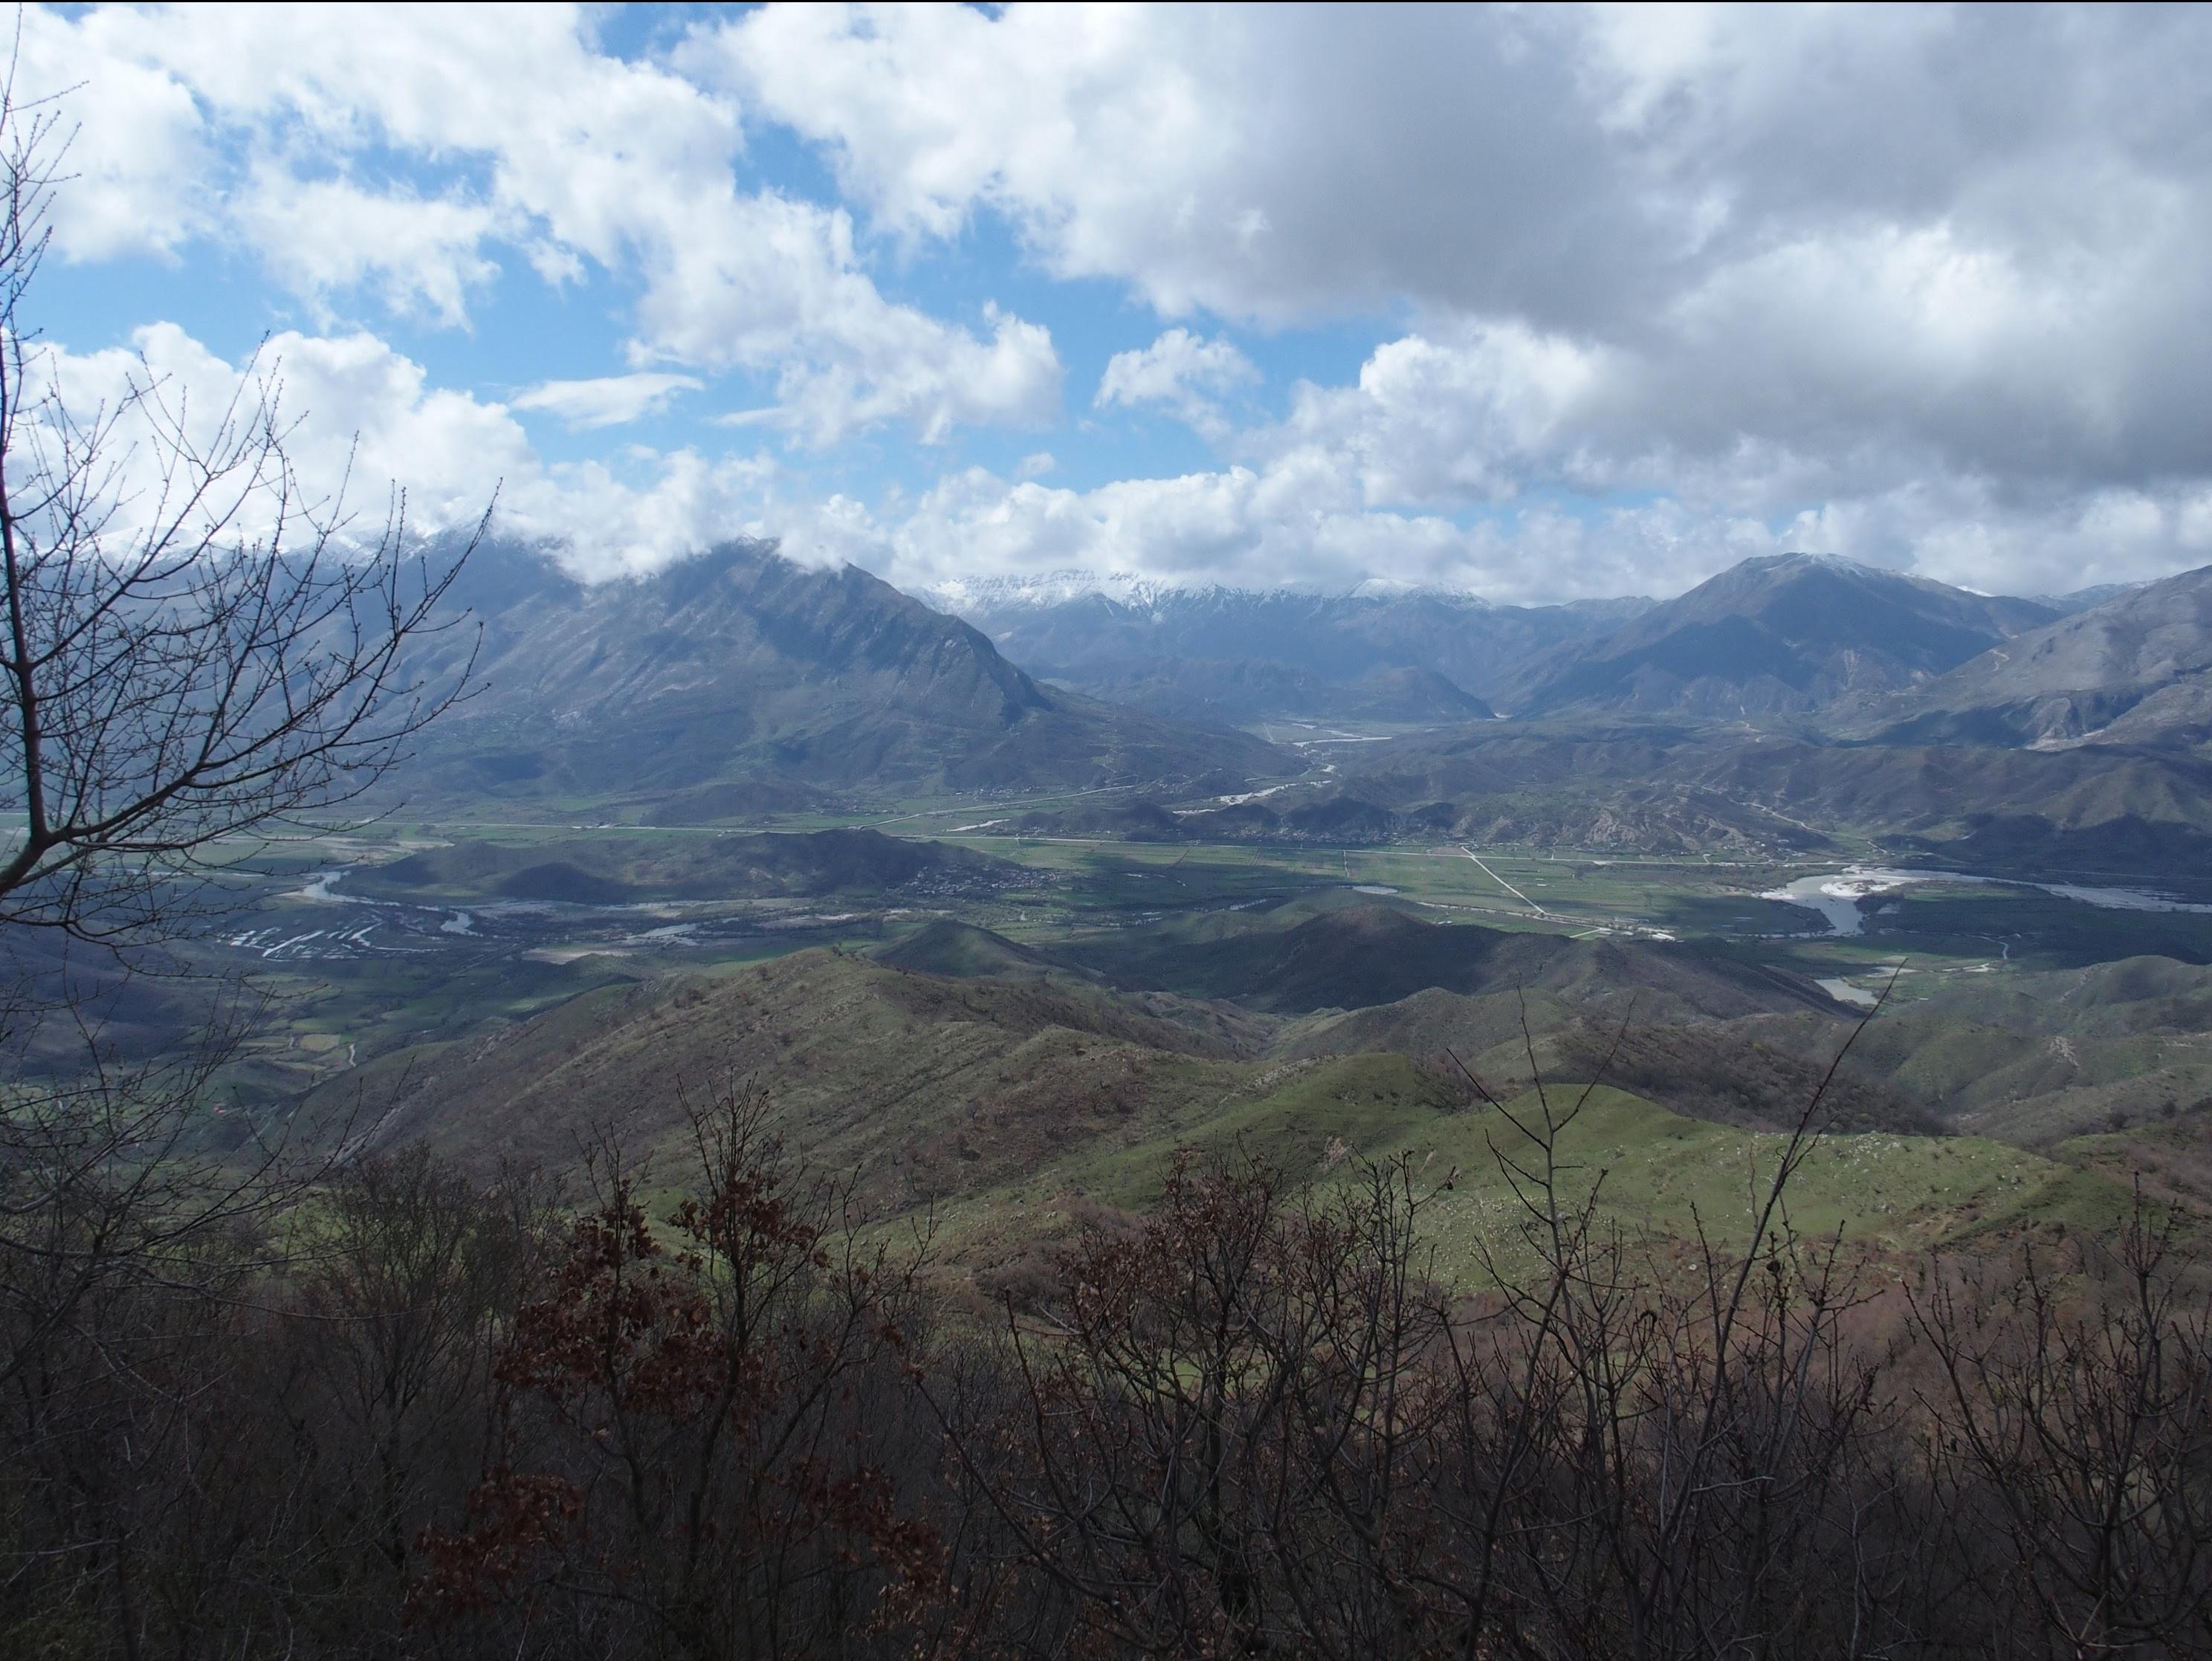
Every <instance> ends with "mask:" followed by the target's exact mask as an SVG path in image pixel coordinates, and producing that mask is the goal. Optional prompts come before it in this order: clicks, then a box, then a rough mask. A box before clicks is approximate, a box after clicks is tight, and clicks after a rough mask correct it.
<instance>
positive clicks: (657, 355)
mask: <svg viewBox="0 0 2212 1661" xmlns="http://www.w3.org/2000/svg"><path fill="white" fill-rule="evenodd" d="M617 36H620V38H617ZM24 53H25V64H24V72H23V79H24V82H25V83H26V84H27V85H28V86H29V87H31V88H33V90H34V91H36V90H44V91H59V90H61V89H62V88H74V90H72V91H70V93H69V94H68V106H67V107H68V112H69V115H70V118H72V119H73V120H75V121H76V122H77V123H79V124H81V130H80V132H79V134H78V136H77V139H76V147H75V149H74V150H73V151H72V155H71V171H72V172H74V173H76V175H77V177H76V180H75V181H74V182H73V183H72V184H71V185H70V186H69V187H68V189H67V191H66V192H65V194H64V197H63V200H62V203H61V204H60V217H59V219H58V226H57V230H58V256H59V258H60V259H61V260H62V261H64V262H67V264H65V265H63V266H59V267H58V268H57V269H56V270H55V271H54V272H53V273H52V274H50V276H49V277H48V279H47V281H48V283H49V285H50V287H51V285H52V284H54V283H55V282H67V281H68V280H69V279H68V276H67V275H66V272H67V270H68V269H69V267H70V266H84V267H96V266H101V265H111V266H114V267H115V268H117V269H118V270H123V271H125V272H127V273H131V274H132V280H131V282H127V283H114V284H109V285H106V287H104V288H102V290H101V293H102V294H103V295H104V296H106V298H105V300H103V301H102V302H101V303H102V304H103V305H104V306H105V308H106V309H105V310H103V311H99V312H94V311H93V310H91V309H89V303H87V308H86V309H83V310H78V311H70V312H68V314H66V315H64V317H62V318H59V319H58V322H57V324H56V326H55V327H54V328H53V330H52V331H51V332H52V336H53V338H54V340H55V341H56V343H57V346H58V349H59V350H60V351H62V352H63V353H64V354H65V357H64V366H65V368H64V372H65V373H71V374H76V375H79V376H81V377H88V378H90V379H99V378H100V376H102V375H107V376H110V377H112V375H113V374H114V373H119V371H118V368H117V364H118V361H119V360H120V357H121V355H124V354H125V353H127V351H128V350H129V349H131V348H132V346H133V344H134V343H135V345H136V347H137V349H143V350H144V351H145V352H146V353H147V355H148V357H149V360H152V361H158V363H159V364H160V366H161V367H162V369H163V370H164V372H165V373H170V374H173V375H174V376H177V377H179V378H180V384H183V382H184V381H185V380H189V379H191V378H194V377H197V378H201V379H204V381H205V382H206V384H207V385H209V386H210V387H211V388H212V387H216V386H219V385H221V384H222V380H223V378H224V377H225V376H226V375H228V376H230V377H232V378H235V377H236V376H237V375H238V374H239V373H240V372H241V368H242V366H243V360H244V350H243V349H242V346H244V345H248V344H250V340H249V341H246V342H240V341H239V340H233V341H231V342H228V343H223V344H221V345H218V344H216V343H212V342H208V341H204V340H202V339H200V338H197V337H196V336H195V335H194V334H193V333H192V332H191V330H186V329H185V328H184V327H183V326H181V325H180V324H179V323H178V322H177V320H176V319H177V318H178V316H179V315H180V313H181V311H182V309H183V308H182V307H181V306H179V307H177V308H171V307H170V306H167V303H166V302H167V300H169V299H170V298H171V291H174V293H176V294H178V295H179V296H189V295H191V294H192V293H193V292H194V291H195V289H196V288H197V287H198V286H203V285H206V284H210V283H217V282H225V281H228V282H231V283H232V285H233V287H234V288H238V289H240V291H241V292H240V293H239V294H238V295H237V296H236V299H235V300H234V309H237V310H240V311H243V312H251V318H250V321H251V322H252V324H254V325H255V326H254V327H253V328H252V329H251V330H245V331H241V332H242V333H244V334H246V335H248V336H250V335H251V334H256V333H258V332H260V331H261V330H264V329H265V330H271V331H274V332H276V335H277V336H278V338H277V339H276V340H275V341H272V343H270V348H269V349H268V350H269V352H270V353H272V354H275V355H279V356H281V357H282V358H283V361H284V363H285V366H286V371H285V375H286V383H287V393H288V403H291V404H292V405H293V407H295V409H307V410H309V411H310V412H311V424H312V427H313V440H312V446H313V448H314V449H315V450H316V451H317V452H318V453H320V452H322V451H323V450H325V449H327V450H328V451H329V452H330V453H331V454H342V453H343V450H344V447H345V442H346V439H347V438H348V437H349V433H350V432H351V430H352V429H353V428H356V427H357V428H358V429H359V430H360V431H361V433H362V443H363V447H362V458H361V460H362V467H363V468H364V469H365V470H369V471H370V472H371V474H372V476H381V475H382V474H384V473H386V472H389V473H390V474H391V475H392V476H395V477H397V478H398V479H400V480H401V481H403V482H405V483H407V484H408V485H409V487H410V492H411V494H412V499H413V500H414V501H415V502H416V505H417V507H418V511H420V512H422V513H423V514H424V515H425V516H426V517H427V518H432V519H435V518H439V517H441V516H446V517H452V516H457V515H459V514H461V513H463V512H465V511H466V504H468V503H470V502H471V501H476V502H478V503H480V501H481V499H482V497H483V495H484V494H487V492H488V489H489V484H490V482H491V481H492V480H493V479H495V478H503V479H505V480H506V481H507V483H506V486H505V489H504V492H503V496H502V502H503V512H505V513H506V514H507V516H508V518H510V519H511V521H512V523H513V525H514V527H515V528H517V529H518V530H523V531H526V532H528V533H531V534H537V535H544V536H555V537H561V538H564V539H566V540H568V542H569V543H571V544H572V545H573V547H574V549H575V551H576V555H577V557H578V559H579V561H580V562H581V563H583V564H584V565H585V566H586V567H588V568H590V569H592V570H594V571H611V570H615V569H621V568H630V567H635V566H638V565H641V564H649V563H652V562H653V561H659V560H661V559H665V558H666V557H669V556H671V555H673V554H674V553H677V552H679V551H681V550H682V549H684V548H686V547H689V546H695V545H697V544H698V543H702V542H705V541H708V540H712V539H714V538H715V537H718V536H726V535H730V534H735V533H739V532H747V533H755V534H757V533H761V532H766V533H769V534H778V535H781V536H784V537H785V538H786V541H787V544H788V545H789V547H790V548H791V549H792V550H793V552H795V553H798V554H800V555H805V556H807V557H823V558H826V557H851V558H854V559H857V560H859V561H861V562H862V563H865V564H868V565H870V566H872V567H875V568H877V569H878V570H880V571H883V572H884V574H886V575H889V576H890V577H892V578H893V579H894V580H902V581H913V582H922V581H929V580H941V579H945V578H948V577H952V576H957V575H962V574H975V573H1019V572H1023V571H1036V570H1047V569H1058V568H1064V567H1069V566H1078V565H1081V566H1092V567H1099V568H1103V569H1118V570H1126V571H1133V572H1140V573H1146V574H1148V575H1153V576H1158V577H1164V578H1168V579H1179V580H1195V581H1222V582H1231V583H1241V584H1261V585H1267V584H1274V583H1280V582H1286V581H1306V582H1316V583H1323V584H1330V585H1350V584H1352V583H1355V582H1357V581H1358V580H1360V579H1363V578H1366V577H1370V576H1372V577H1381V578H1386V579H1396V580H1405V581H1417V582H1427V583H1438V584H1445V585H1454V586H1463V587H1468V588H1473V589H1475V590H1478V591H1483V592H1486V593H1490V594H1492V595H1494V596H1495V597H1498V598H1501V599H1515V600H1519V599H1544V598H1565V597H1574V596H1577V595H1589V594H1601V593H1613V592H1621V591H1644V592H1654V593H1662V594H1663V593H1668V592H1671V591H1676V590H1679V589H1680V588H1682V587H1684V586H1686V585H1689V584H1691V583H1693V582H1695V581H1697V580H1699V579H1701V578H1703V577H1704V576H1705V575H1708V574H1710V573H1711V572H1713V571H1715V570H1717V569H1719V568H1720V567H1723V566H1725V565H1728V564H1729V563H1731V562H1733V561H1735V560H1737V559H1740V558H1741V557H1743V556H1744V555H1747V554H1753V553H1764V552H1773V551H1778V550H1780V549H1806V550H1808V551H1813V552H1832V553H1838V554H1844V555H1850V556H1852V557H1854V558H1858V559H1863V560H1867V561H1872V562H1876V563H1881V564H1887V565H1893V566H1899V567H1909V568H1912V569H1916V570H1917V571H1919V572H1921V573H1924V574H1928V575H1931V576H1935V577H1938V578H1942V579H1945V580H1948V581H1951V582H1954V583H1960V584H1965V585H1970V586H1973V587H1977V588H1981V589H1985V590H1998V589H2002V590H2010V591H2051V590H2060V589H2065V588H2070V587H2075V586H2080V585H2085V584H2088V583H2093V582H2101V581H2109V580H2119V579H2134V578H2141V577H2147V576H2154V575H2158V574H2163V573H2166V572H2168V571H2172V570H2175V569H2179V568H2181V567H2186V566H2191V565H2197V564H2202V563H2204V562H2206V561H2212V404H2208V403H2207V401H2206V400H2205V399H2204V398H2203V395H2202V387H2203V385H2205V384H2207V382H2208V380H2212V276H2208V273H2212V126H2208V124H2206V123H2205V122H2204V121H2203V118H2202V94H2201V88H2202V86H2203V79H2204V76H2205V75H2206V73H2207V71H2208V70H2212V13H2207V12H2205V11H2203V10H2201V9H2184V8H2172V9H2140V10H2138V9H2127V8H2105V9H2071V8H2057V9H2031V10H2015V9H1998V8H1961V9H1947V8H1938V7H1929V8H1916V9H1909V10H1907V9H1896V10H1891V9H1858V8H1853V9H1814V10H1800V9H1783V8H1759V9H1705V8H1693V9H1671V8H1670V9H1657V8H1642V7H1638V8H1621V9H1614V8H1610V7H1593V8H1569V9H1545V10H1539V11H1522V10H1517V9H1483V10H1474V9H1437V8H1419V9H1387V8H1384V9H1376V8H1369V9H1361V10H1358V11H1357V12H1354V11H1350V10H1321V9H1282V10H1260V9H1249V8H1248V9H1206V8H1196V7H1179V8H1173V9H1105V8H1101V9H1093V8H1085V7H1073V6H1054V7H1039V8H1032V7H1024V6H1012V7H1008V8H1006V9H1004V10H1003V11H1002V12H1000V13H999V14H997V15H986V14H985V13H983V12H981V11H976V10H972V9H964V8H930V9H873V8H844V7H808V8H793V9H767V10H764V11H755V12H750V13H744V14H738V15H719V14H702V13H698V12H692V11H684V12H680V13H673V14H669V15H653V14H649V13H648V14H628V15H621V16H619V17H617V18H614V19H612V20H610V19H607V18H605V17H603V16H602V15H600V14H598V13H595V12H586V11H583V10H580V9H566V8H539V9H529V10H526V11H519V12H516V11H507V10H503V9H502V10H498V11H493V10H489V9H485V10H467V9H425V10H420V11H416V10H407V11H392V10H384V9H376V10H370V9H360V10H355V9H346V8H334V9H318V10H316V11H313V12H305V11H301V12H296V13H289V14H288V13H285V12H283V11H279V10H275V9H222V8H202V9H191V10H186V11H172V10H168V9H160V8H154V9H136V8H121V7H116V8H106V9H99V10H94V11H87V12H82V13H74V14H64V13H59V12H55V11H51V10H46V9H33V12H32V13H31V14H30V15H29V16H28V18H27V27H26V32H25V47H24ZM241 274H243V276H244V277H245V278H246V279H247V280H245V281H241V280H240V276H241ZM549 307H550V308H551V311H550V312H549V313H548V314H549V315H557V316H558V317H559V318H561V319H562V320H563V321H562V327H563V330H564V337H563V339H562V349H561V350H559V351H558V352H557V353H556V352H550V351H549V352H546V353H544V355H542V356H541V357H539V358H538V361H532V359H533V354H532V351H531V350H530V349H529V348H530V344H531V343H530V341H529V339H528V338H527V335H526V331H522V330H514V329H510V328H502V327H501V324H502V321H503V319H504V318H511V317H520V316H522V315H524V314H525V313H528V314H529V315H532V316H536V315H537V314H538V312H537V311H536V310H533V309H532V308H539V309H543V308H549ZM209 313H210V306H208V304H207V303H206V302H205V299H204V295H203V296H202V297H201V299H200V301H199V303H197V305H196V306H195V307H194V308H193V314H194V315H195V316H196V317H202V318H204V317H205V316H207V315H209ZM207 332H209V331H208V330H206V329H205V328H204V327H203V329H202V330H201V333H203V334H204V333H207ZM264 361H265V360H264ZM192 384H193V385H197V384H198V382H197V381H192ZM1046 447H1048V448H1049V449H1050V451H1051V452H1052V454H1053V456H1054V458H1056V466H1055V470H1054V475H1053V477H1054V479H1055V480H1060V479H1064V480H1066V481H1067V482H1066V483H1064V484H1063V483H1047V482H1044V481H1042V480H1041V479H1037V478H1033V477H1025V476H1024V473H1025V471H1028V470H1027V469H1025V468H1024V465H1023V463H1022V460H1021V458H1023V457H1024V456H1031V455H1034V454H1036V453H1037V452H1040V451H1041V450H1042V449H1044V448H1046Z"/></svg>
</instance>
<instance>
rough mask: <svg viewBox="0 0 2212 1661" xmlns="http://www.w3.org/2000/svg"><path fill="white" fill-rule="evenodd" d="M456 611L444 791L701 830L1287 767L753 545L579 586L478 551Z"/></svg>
mask: <svg viewBox="0 0 2212 1661" xmlns="http://www.w3.org/2000/svg"><path fill="white" fill-rule="evenodd" d="M459 597H460V598H461V599H463V600H464V601H465V603H468V604H469V605H470V606H471V608H472V609H474V611H475V612H476V614H477V616H478V617H479V618H481V619H482V621H483V625H484V641H483V653H482V655H481V657H480V658H479V660H478V664H477V670H478V674H479V676H480V677H481V678H482V680H483V683H484V690H483V693H482V694H480V695H479V696H477V698H475V699H473V700H471V701H469V702H468V703H466V704H465V705H464V706H461V707H460V708H459V709H458V710H456V711H455V712H453V714H452V715H451V716H450V717H448V718H447V719H446V720H445V721H443V722H441V723H440V724H439V725H438V727H437V728H436V729H435V730H434V733H433V735H432V745H433V748H432V749H431V751H430V753H429V754H428V756H426V761H429V762H430V763H431V764H432V765H433V766H434V767H435V773H434V774H433V775H432V776H433V777H434V778H435V779H437V780H438V781H439V782H440V783H441V784H442V785H445V786H446V787H447V788H450V789H456V790H464V791H495V792H521V793H526V794H560V795H572V794H592V795H600V794H608V793H612V794H615V795H619V796H626V797H632V798H634V799H643V800H653V801H657V802H658V803H659V804H660V816H661V817H663V818H666V817H669V816H670V815H671V813H672V814H673V815H675V816H677V817H681V816H682V815H683V813H684V810H685V809H686V806H687V804H689V805H690V806H692V807H696V809H698V810H699V812H700V816H702V817H714V816H730V815H738V814H744V813H746V812H749V811H752V810H755V809H757V807H759V806H761V805H767V806H770V807H773V806H777V805H789V804H791V803H792V802H793V800H794V799H804V797H805V794H806V793H807V792H808V791H819V790H823V789H831V790H838V791H851V790H854V789H876V788H910V787H944V788H951V789H963V790H968V789H987V788H997V787H1002V786H1008V785H1043V784H1067V785H1092V784H1099V783H1103V782H1107V781H1109V780H1152V779H1206V780H1208V781H1211V780H1213V779H1239V778H1242V777H1243V776H1245V775H1246V774H1249V773H1271V774H1277V775H1279V774H1282V773H1287V772H1295V771H1297V767H1298V763H1297V762H1296V761H1292V760H1291V759H1290V758H1288V757H1286V756H1285V755H1282V754H1281V753H1280V752H1278V751H1276V750H1273V749H1270V748H1269V747H1267V745H1265V744H1262V743H1259V742H1258V741H1257V740H1255V739H1252V738H1249V737H1245V736H1244V735H1243V734H1239V733H1231V732H1225V731H1220V730H1207V729H1201V728H1199V727H1196V726H1192V725H1187V724H1182V723H1178V722H1175V721H1170V720H1164V719H1162V718H1158V717H1154V716H1148V715H1145V714H1142V713H1140V712H1135V711H1132V710H1127V709H1122V708H1119V707H1117V706H1113V705H1110V704H1106V703H1102V702H1100V701H1098V700H1094V699H1091V698H1088V697H1085V696H1084V695H1082V694H1079V693H1073V692H1066V691H1062V690H1058V689H1054V688H1046V687H1042V686H1040V685H1038V684H1037V682H1036V681H1034V680H1032V679H1031V678H1030V676H1028V675H1026V674H1024V672H1023V671H1022V670H1020V669H1018V668H1017V667H1015V665H1014V664H1011V663H1009V662H1008V661H1007V660H1006V658H1004V657H1002V656H1000V653H999V652H998V650H997V649H996V648H995V647H994V646H992V644H991V642H990V641H989V640H987V638H985V636H984V635H982V634H981V633H979V632H978V631H977V630H975V628H973V627H970V626H969V625H968V624H967V623H964V622H963V621H960V620H958V619H957V618H953V617H948V616H945V615H944V614H942V613H941V612H936V611H933V610H931V609H929V608H928V607H927V606H926V605H924V604H923V603H921V602H920V601H919V600H915V599H913V598H911V597H908V596H907V595H904V594H902V593H900V592H899V591H897V590H896V589H894V588H892V587H891V586H890V585H889V584H887V583H884V582H882V581H880V580H878V579H876V578H874V577H872V576H870V575H869V574H868V573H866V572H864V571H861V570H860V569H858V568H857V567H852V566H847V567H844V568H843V569H842V570H836V571H824V570H814V569H809V568H805V567H800V566H798V565H795V564H793V563H792V562H791V561H787V560H784V559H782V558H781V557H779V556H778V555H776V554H775V551H774V550H773V548H772V547H771V546H769V545H765V544H759V543H730V544H726V545H725V546H723V547H721V548H720V549H715V550H714V551H713V552H711V553H708V554H705V555H700V556H698V557H696V558H693V559H690V560H686V561H682V562H680V563H679V564H677V565H674V566H671V567H667V568H666V569H665V570H663V571H661V572H659V573H657V574H655V575H653V576H650V577H646V578H641V579H634V580H627V581H616V582H609V583H605V584H602V585H598V586H586V585H582V584H580V583H577V582H575V581H574V580H572V579H569V578H568V577H566V576H565V575H563V574H562V573H561V572H560V571H558V570H557V569H556V567H553V566H552V565H551V564H550V563H549V562H548V561H544V560H543V559H540V558H538V557H537V556H535V555H532V554H530V553H528V552H526V551H523V550H519V549H510V548H496V549H485V550H483V552H482V553H480V554H479V555H477V558H476V559H475V560H473V561H471V566H470V568H469V570H468V572H467V573H466V574H465V581H464V584H463V585H462V592H461V593H460V595H459ZM445 646H446V649H447V650H448V651H453V650H458V649H459V640H458V639H455V640H449V641H448V642H447V643H445ZM1214 787H1216V788H1230V787H1231V786H1229V785H1216V786H1214Z"/></svg>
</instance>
